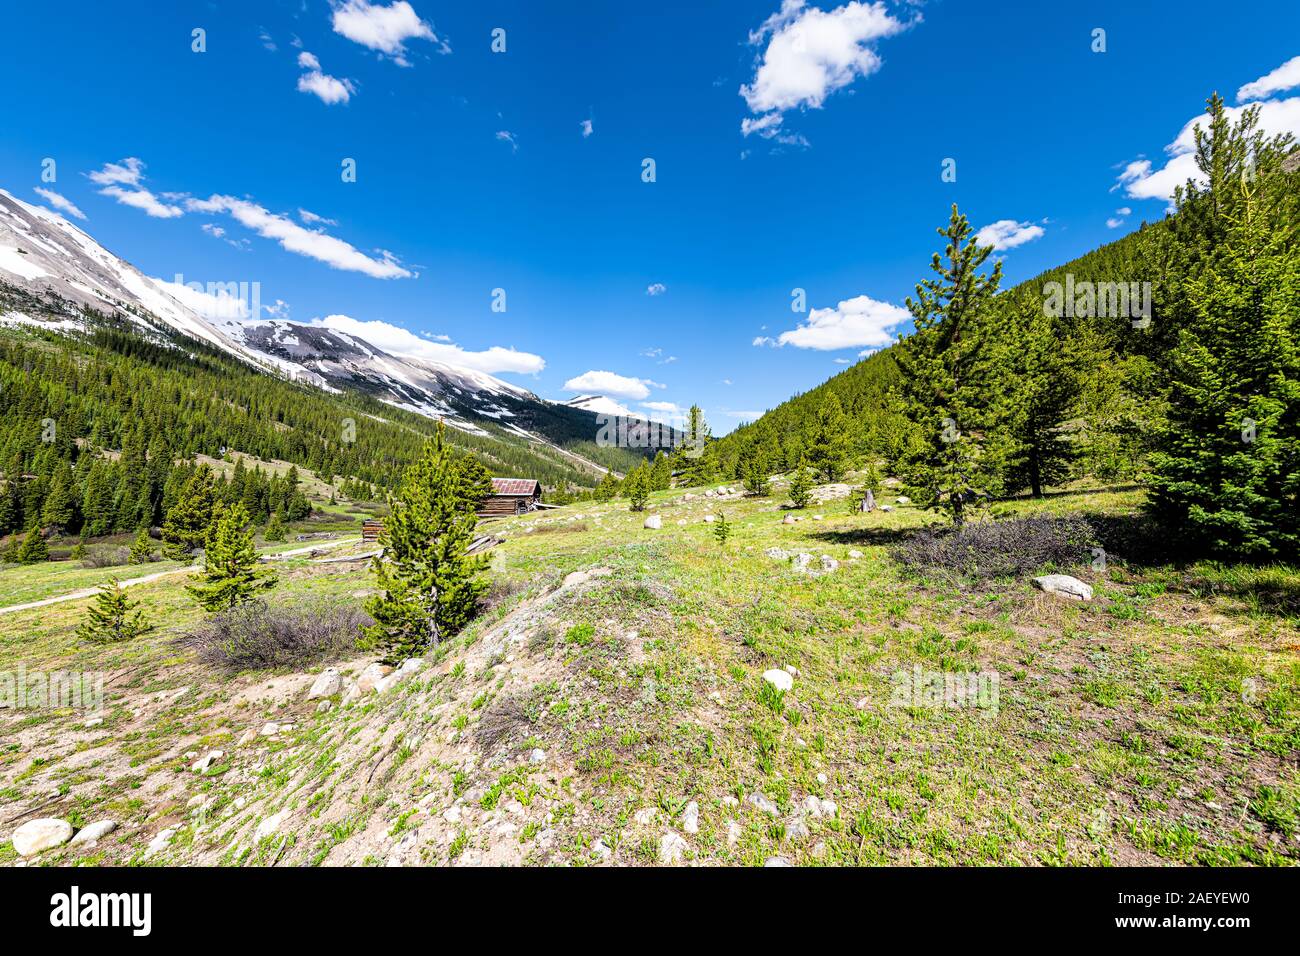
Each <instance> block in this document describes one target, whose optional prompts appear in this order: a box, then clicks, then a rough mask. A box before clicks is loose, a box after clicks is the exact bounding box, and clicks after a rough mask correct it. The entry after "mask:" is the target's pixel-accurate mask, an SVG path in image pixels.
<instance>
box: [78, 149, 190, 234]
mask: <svg viewBox="0 0 1300 956" xmlns="http://www.w3.org/2000/svg"><path fill="white" fill-rule="evenodd" d="M86 176H87V177H88V178H89V179H90V181H91V182H92V183H96V184H98V185H100V186H103V187H104V188H103V189H101V190H100V191H99V193H100V195H101V196H108V197H110V198H112V199H116V200H117V201H118V202H119V203H121V204H122V205H123V206H131V207H132V208H134V209H142V210H144V212H145V213H147V214H148V215H150V216H153V217H154V218H155V219H175V218H176V217H177V216H183V215H185V210H183V209H181V208H180V207H179V206H175V205H172V204H171V203H167V202H163V201H162V200H161V199H159V198H158V197H157V196H155V195H154V194H153V193H152V192H150V191H149V190H148V189H145V188H144V186H142V185H141V183H143V182H144V163H142V162H141V161H140V160H138V159H136V158H135V157H134V156H128V157H127V158H126V159H124V160H122V161H121V162H120V163H106V164H105V165H104V168H103V169H100V170H96V171H95V172H91V173H86ZM123 187H130V188H123Z"/></svg>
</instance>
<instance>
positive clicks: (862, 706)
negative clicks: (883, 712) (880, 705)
mask: <svg viewBox="0 0 1300 956" xmlns="http://www.w3.org/2000/svg"><path fill="white" fill-rule="evenodd" d="M868 703H870V701H868V699H867V698H865V697H859V698H858V702H857V703H856V704H854V705H853V707H854V708H855V709H856V710H866V709H867V704H868Z"/></svg>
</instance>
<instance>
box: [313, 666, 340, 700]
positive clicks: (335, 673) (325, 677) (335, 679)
mask: <svg viewBox="0 0 1300 956" xmlns="http://www.w3.org/2000/svg"><path fill="white" fill-rule="evenodd" d="M342 691H343V675H342V674H340V673H339V669H338V668H337V667H330V668H327V669H326V670H324V671H322V672H321V675H320V676H319V677H317V678H316V680H315V682H314V683H313V684H312V685H311V690H309V691H307V699H308V700H317V699H319V698H321V697H333V696H334V695H335V694H338V693H341V692H342Z"/></svg>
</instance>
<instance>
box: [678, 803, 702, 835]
mask: <svg viewBox="0 0 1300 956" xmlns="http://www.w3.org/2000/svg"><path fill="white" fill-rule="evenodd" d="M682 829H683V830H685V831H686V832H687V833H699V832H700V805H699V804H698V803H696V802H695V801H694V800H692V801H691V802H690V803H688V804H686V809H685V810H684V811H682Z"/></svg>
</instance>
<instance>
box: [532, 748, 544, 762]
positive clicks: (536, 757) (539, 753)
mask: <svg viewBox="0 0 1300 956" xmlns="http://www.w3.org/2000/svg"><path fill="white" fill-rule="evenodd" d="M528 762H529V763H546V751H545V750H541V749H535V750H534V751H533V752H532V753H530V754H529V755H528Z"/></svg>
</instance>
